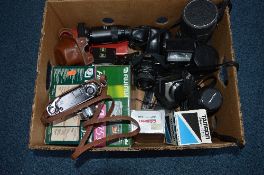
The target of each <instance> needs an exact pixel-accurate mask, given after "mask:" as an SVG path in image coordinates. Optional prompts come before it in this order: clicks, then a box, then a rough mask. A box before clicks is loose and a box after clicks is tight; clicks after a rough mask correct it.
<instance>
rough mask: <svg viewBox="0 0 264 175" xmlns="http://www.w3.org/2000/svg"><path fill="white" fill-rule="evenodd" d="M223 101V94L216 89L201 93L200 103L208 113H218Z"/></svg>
mask: <svg viewBox="0 0 264 175" xmlns="http://www.w3.org/2000/svg"><path fill="white" fill-rule="evenodd" d="M222 101H223V99H222V94H221V93H220V92H219V91H218V90H216V89H214V88H207V89H205V90H203V92H202V93H201V98H200V103H201V104H202V106H204V107H205V108H206V109H207V110H208V112H214V111H217V110H218V109H219V108H220V106H221V105H222Z"/></svg>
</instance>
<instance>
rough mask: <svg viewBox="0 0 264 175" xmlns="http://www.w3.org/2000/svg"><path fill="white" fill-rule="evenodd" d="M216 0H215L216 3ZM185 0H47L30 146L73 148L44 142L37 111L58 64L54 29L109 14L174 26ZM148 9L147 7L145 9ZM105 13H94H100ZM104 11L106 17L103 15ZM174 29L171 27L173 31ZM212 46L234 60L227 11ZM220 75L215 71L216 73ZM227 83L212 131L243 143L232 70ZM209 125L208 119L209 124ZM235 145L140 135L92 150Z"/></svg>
mask: <svg viewBox="0 0 264 175" xmlns="http://www.w3.org/2000/svg"><path fill="white" fill-rule="evenodd" d="M219 1H220V0H215V1H214V2H219ZM187 2H188V1H187V0H177V1H163V0H156V1H149V0H133V1H130V0H122V1H115V0H101V1H94V0H78V1H75V0H67V1H66V0H48V1H46V5H45V10H44V14H43V27H42V31H41V34H42V36H41V39H40V48H39V55H38V67H37V78H36V82H35V96H34V100H33V106H32V119H31V127H30V139H29V140H30V141H29V147H30V148H31V149H48V150H71V149H73V148H74V147H71V146H54V145H45V143H44V137H45V127H44V126H43V125H42V123H41V121H40V117H41V114H42V113H43V110H44V109H45V105H46V104H47V102H48V91H47V90H46V88H45V86H46V71H47V65H48V62H50V63H51V65H53V66H55V65H57V63H56V60H54V54H53V49H54V46H55V45H56V43H57V41H58V37H57V34H58V31H59V30H60V29H61V28H63V27H73V26H76V25H77V23H78V22H85V23H86V24H87V26H101V25H104V23H103V22H102V19H103V18H106V17H108V18H109V17H110V18H112V19H113V20H114V24H117V25H128V26H139V25H142V24H144V25H151V26H155V27H160V28H168V27H170V26H172V25H173V24H174V23H175V22H176V21H177V20H178V19H179V18H180V16H181V13H182V10H183V8H184V6H185V4H186V3H187ZM146 7H148V9H151V10H148V11H146ZM102 11H103V12H104V13H98V12H102ZM106 14H107V15H106ZM159 17H167V18H168V21H167V22H166V23H164V24H160V23H157V22H156V20H157V18H159ZM173 32H175V31H173ZM211 43H212V45H213V46H214V47H215V48H216V49H217V51H218V52H219V55H220V58H221V60H223V59H224V57H225V58H226V60H227V61H230V60H234V59H235V58H234V51H233V47H232V33H231V29H230V16H229V14H228V11H226V12H225V15H224V17H223V20H222V21H221V22H220V23H219V24H218V26H217V28H216V30H215V31H214V33H213V36H212V41H211ZM216 75H217V76H219V72H217V73H216ZM227 75H228V84H225V83H223V82H222V81H220V80H219V81H218V82H217V88H218V89H219V90H220V91H221V93H222V94H223V99H224V101H223V105H222V107H221V109H220V110H219V111H218V112H217V113H216V114H215V116H216V118H217V126H216V131H217V132H218V133H219V134H223V135H229V136H232V137H234V138H236V139H237V140H238V142H239V143H240V144H241V145H244V144H245V139H244V129H243V122H242V114H241V110H240V98H239V93H238V85H237V84H238V82H237V72H236V69H235V68H233V67H230V68H228V69H227ZM131 89H132V91H131V93H132V97H133V99H134V98H139V99H142V92H140V91H138V90H136V89H135V88H134V87H132V88H131ZM139 106H140V105H139V104H138V103H137V102H136V101H135V100H132V101H131V107H132V109H135V110H136V109H139ZM209 123H210V122H209ZM231 146H236V144H235V143H233V142H224V141H220V140H218V139H216V138H212V143H211V144H199V145H191V146H173V145H168V144H166V143H165V142H164V140H160V142H158V143H156V142H155V143H153V142H152V141H151V139H147V137H146V139H142V140H141V141H140V142H137V143H135V144H133V146H132V147H131V148H127V147H104V148H96V149H94V151H101V150H103V151H105V150H107V151H131V150H182V149H207V148H223V147H231Z"/></svg>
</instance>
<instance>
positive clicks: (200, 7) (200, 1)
mask: <svg viewBox="0 0 264 175" xmlns="http://www.w3.org/2000/svg"><path fill="white" fill-rule="evenodd" d="M218 15H219V14H218V8H217V6H216V5H215V4H214V3H213V2H212V1H210V0H192V1H190V2H189V3H188V4H187V5H186V6H185V7H184V10H183V14H182V23H181V32H182V33H183V34H186V35H187V36H190V37H192V38H194V39H195V40H197V41H201V42H207V41H208V39H209V38H210V36H211V34H212V32H213V31H214V29H215V27H216V24H217V22H218Z"/></svg>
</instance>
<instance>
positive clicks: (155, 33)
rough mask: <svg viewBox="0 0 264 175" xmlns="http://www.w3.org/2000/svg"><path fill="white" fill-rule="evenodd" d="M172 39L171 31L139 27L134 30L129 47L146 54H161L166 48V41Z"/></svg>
mask: <svg viewBox="0 0 264 175" xmlns="http://www.w3.org/2000/svg"><path fill="white" fill-rule="evenodd" d="M170 37H171V33H170V32H169V30H166V29H158V28H153V27H150V26H139V27H135V28H132V32H131V36H130V39H129V45H130V47H131V48H133V49H140V50H142V51H143V52H145V53H150V54H151V53H155V54H161V53H162V52H163V50H164V47H165V41H166V40H167V39H169V38H170Z"/></svg>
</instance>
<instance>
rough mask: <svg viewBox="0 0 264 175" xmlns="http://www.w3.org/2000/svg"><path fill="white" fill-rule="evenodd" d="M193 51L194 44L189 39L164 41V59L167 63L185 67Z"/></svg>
mask: <svg viewBox="0 0 264 175" xmlns="http://www.w3.org/2000/svg"><path fill="white" fill-rule="evenodd" d="M194 50H195V42H194V40H193V39H189V38H177V39H174V40H172V39H171V40H167V41H166V48H165V58H166V61H167V63H170V64H178V65H186V64H188V63H190V61H191V59H192V56H193V53H194Z"/></svg>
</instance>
